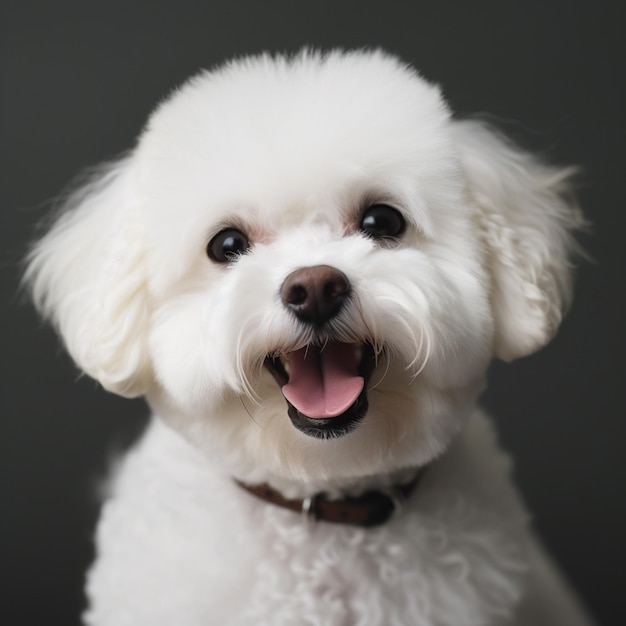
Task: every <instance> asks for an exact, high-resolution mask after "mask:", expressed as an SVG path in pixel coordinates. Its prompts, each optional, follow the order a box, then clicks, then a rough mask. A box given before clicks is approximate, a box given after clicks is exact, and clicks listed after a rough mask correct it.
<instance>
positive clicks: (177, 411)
mask: <svg viewBox="0 0 626 626" xmlns="http://www.w3.org/2000/svg"><path fill="white" fill-rule="evenodd" d="M570 174H571V170H570V169H567V168H561V169H559V168H553V167H550V166H547V165H545V164H542V163H541V162H539V161H538V160H537V159H536V158H534V157H533V156H531V155H529V154H527V153H525V152H523V151H521V150H520V149H519V148H517V147H516V146H514V145H512V144H511V143H509V142H508V141H507V140H506V139H504V138H503V137H501V136H499V135H498V134H497V133H496V132H494V131H493V129H491V128H489V127H488V126H486V125H484V124H481V123H479V122H474V121H460V120H456V119H454V118H453V117H452V116H451V113H450V112H449V110H448V107H447V105H446V104H445V102H444V100H443V98H442V96H441V93H440V91H439V89H438V88H436V87H435V86H433V85H430V84H429V83H427V82H426V81H424V80H423V79H422V78H421V77H419V75H417V74H416V73H415V72H414V71H413V70H412V69H410V68H408V67H407V66H405V65H404V64H402V63H401V62H399V61H398V60H396V59H395V58H393V57H390V56H388V55H386V54H384V53H382V52H353V53H343V52H333V53H329V54H327V55H321V54H317V53H313V52H303V53H302V54H300V55H298V56H296V57H294V58H285V57H271V56H269V55H262V56H258V57H252V58H247V59H241V60H238V61H234V62H231V63H229V64H226V65H225V66H223V67H221V68H218V69H216V70H213V71H210V72H202V73H201V74H199V75H198V76H196V77H194V78H192V79H191V80H190V81H188V82H187V83H186V84H185V85H183V86H182V87H181V88H180V89H178V90H177V91H176V92H174V93H173V94H172V95H171V96H170V97H169V98H167V99H166V100H165V101H164V102H163V103H162V104H161V105H160V106H159V107H158V108H157V110H156V111H155V112H154V114H153V115H152V116H151V118H150V120H149V122H148V124H147V126H146V128H145V129H144V132H143V133H142V135H141V137H140V139H139V142H138V143H137V145H136V147H135V148H134V149H133V150H132V151H130V152H129V153H128V154H126V155H125V156H123V157H122V158H121V159H119V160H118V161H117V162H114V163H112V164H109V165H107V166H105V167H103V168H102V170H101V171H100V172H99V173H97V174H96V175H95V176H94V177H93V179H92V180H91V181H90V182H88V183H87V184H85V185H83V186H82V187H81V188H80V189H79V190H78V191H76V192H75V193H74V194H73V195H72V196H71V197H70V198H69V200H68V201H67V203H66V205H65V207H64V208H63V210H62V212H61V214H60V216H59V217H58V218H57V220H56V222H55V223H54V224H53V225H52V227H51V228H50V230H49V231H48V233H47V234H46V235H44V237H43V238H42V239H41V240H40V241H39V242H37V243H36V244H35V246H34V247H33V249H32V252H31V254H30V257H29V265H28V269H27V272H26V280H27V282H28V284H29V285H30V287H31V290H32V294H33V298H34V301H35V303H36V304H37V306H38V308H39V309H40V311H41V312H42V314H43V315H44V316H45V317H46V318H48V319H49V320H50V321H51V322H52V323H53V324H54V325H55V327H56V328H57V330H58V331H59V334H60V335H61V337H62V338H63V340H64V342H65V345H66V347H67V349H68V351H69V353H70V354H71V355H72V357H73V358H74V359H75V361H76V363H77V364H78V366H79V367H80V368H81V369H82V370H83V371H85V372H86V373H87V374H89V375H90V376H92V377H94V378H95V379H96V380H98V381H99V382H100V383H101V384H102V385H103V386H104V387H105V388H106V389H108V390H110V391H112V392H115V393H118V394H122V395H125V396H138V395H141V396H145V397H146V399H147V400H148V402H149V404H150V405H151V407H152V409H153V410H154V412H155V418H154V421H153V423H152V425H151V427H150V429H149V430H148V432H147V433H146V435H145V437H144V438H143V440H142V441H141V443H140V444H139V445H138V446H137V447H136V448H135V449H134V450H133V451H131V453H130V454H129V455H128V457H127V458H126V459H125V460H124V461H123V462H122V464H121V466H120V468H119V471H118V472H117V473H116V476H115V477H114V478H113V479H112V481H111V492H110V494H109V496H108V498H107V500H106V502H105V504H104V507H103V512H102V518H101V521H100V524H99V528H98V534H97V544H98V558H97V560H96V563H95V564H94V566H93V568H92V570H91V572H90V575H89V584H88V595H89V599H90V607H89V609H88V611H87V613H86V617H85V620H86V623H88V624H90V625H93V626H113V625H126V624H128V625H140V624H141V625H148V624H149V625H150V626H158V625H159V624H163V625H168V626H171V625H172V624H184V625H185V626H194V625H196V624H197V625H198V626H199V625H200V624H206V623H220V624H272V625H279V624H320V625H321V624H324V625H327V624H328V625H330V624H334V625H346V626H347V625H350V626H354V625H363V626H365V625H366V624H372V625H373V624H385V625H389V624H409V623H410V624H420V625H421V624H423V625H429V626H444V625H449V626H452V625H454V626H461V625H465V624H466V625H468V626H469V625H479V624H480V625H488V624H522V623H527V624H531V623H533V624H541V623H546V624H547V623H554V622H551V621H550V620H551V619H552V617H554V616H555V615H557V616H558V619H557V622H558V623H568V624H569V625H570V626H575V625H576V624H585V623H587V622H586V621H585V618H584V617H583V615H582V612H580V610H579V609H578V608H576V605H575V602H574V600H572V599H571V597H570V596H569V594H568V592H567V590H566V588H565V587H564V586H563V584H562V583H561V582H560V580H559V579H558V576H557V575H556V573H555V572H554V569H553V568H552V567H551V566H550V564H549V562H548V561H546V559H545V557H544V556H543V554H542V552H541V550H540V549H539V548H538V547H537V544H536V542H534V540H533V539H532V537H531V535H530V533H529V531H528V528H527V524H526V515H525V513H524V511H523V507H522V505H521V504H520V503H519V501H518V498H517V496H516V494H515V490H514V488H513V487H512V485H511V483H510V477H509V470H508V463H507V462H506V460H505V458H504V457H503V456H502V454H501V453H500V452H498V448H497V445H496V443H495V440H494V437H493V436H492V434H491V432H490V428H489V426H488V424H487V422H486V418H485V417H484V416H483V415H482V414H481V413H480V412H479V411H478V410H477V409H476V408H475V403H476V400H477V398H478V396H479V394H480V392H481V391H482V389H483V387H484V380H485V374H486V370H487V367H488V365H489V363H490V361H491V360H492V358H493V357H499V358H502V359H506V360H511V359H515V358H518V357H522V356H525V355H528V354H531V353H532V352H534V351H536V350H538V349H539V348H541V347H542V346H543V345H545V343H547V342H548V341H549V340H550V338H551V337H552V335H553V334H554V333H555V332H556V329H557V327H558V325H559V322H560V320H561V316H562V314H563V312H564V311H565V309H566V308H567V306H568V303H569V301H570V299H571V257H572V253H573V252H574V250H575V244H574V238H573V232H574V231H575V230H576V228H578V227H579V226H580V223H581V218H580V216H579V213H578V211H577V209H576V207H575V206H574V205H573V204H572V202H571V200H570V199H569V198H568V195H567V191H568V177H569V175H570ZM376 204H378V205H380V204H384V205H390V206H392V207H393V208H394V210H396V211H397V212H398V214H399V215H401V219H402V220H403V223H404V224H405V227H404V228H403V230H402V233H401V234H399V235H398V236H394V237H382V238H377V237H373V236H370V235H368V234H366V233H364V232H363V228H362V224H361V220H362V216H363V213H364V211H367V209H368V207H371V206H372V205H376ZM225 228H230V229H237V230H239V231H241V232H242V233H245V237H246V238H247V240H248V241H249V242H250V247H249V249H247V250H245V253H244V254H241V255H239V256H237V257H236V258H233V259H231V260H230V262H228V263H218V262H216V261H215V259H211V258H207V254H206V247H207V243H208V242H210V241H211V240H212V239H213V237H214V236H215V235H216V234H217V233H219V232H220V231H222V230H223V229H225ZM313 266H332V267H333V268H334V271H336V272H340V273H341V275H342V276H345V277H347V280H349V285H350V294H349V296H350V297H349V299H348V300H347V301H346V303H345V305H343V306H342V308H341V310H340V312H339V313H338V314H337V315H335V316H334V317H332V319H329V320H327V323H325V324H324V325H323V326H322V327H316V326H313V325H311V324H305V323H302V321H299V320H298V319H296V317H295V316H294V315H293V311H291V310H289V307H287V306H286V305H285V302H283V301H281V297H280V292H281V285H283V284H284V282H285V280H286V277H288V276H289V275H291V274H292V273H293V272H294V271H296V270H298V269H299V268H302V267H313ZM328 342H333V344H343V345H346V344H348V345H351V344H355V345H361V344H367V345H368V346H371V347H372V349H373V351H374V353H375V362H374V371H373V373H372V376H371V378H370V379H369V381H368V388H367V390H366V393H367V398H368V405H369V408H368V409H367V413H366V414H365V415H364V416H363V417H362V421H361V423H359V424H358V426H357V427H356V428H355V429H354V430H353V431H352V432H350V433H349V434H345V433H343V432H340V433H338V434H337V436H335V437H326V438H322V439H316V438H313V437H309V436H307V434H305V433H303V432H300V431H299V430H298V429H297V428H295V427H294V425H293V424H292V423H291V421H290V419H289V418H288V417H287V405H286V402H285V398H284V397H283V394H282V393H281V389H280V386H279V385H277V383H276V380H274V378H273V377H272V376H271V375H270V373H269V372H268V369H267V367H265V366H264V363H265V362H266V359H267V358H268V357H275V358H279V359H286V360H287V361H288V360H289V359H290V358H291V357H290V356H289V355H290V354H293V353H294V352H295V351H297V350H299V349H301V348H307V349H308V347H309V346H324V345H325V344H327V343H328ZM459 433H460V434H459ZM340 435H341V436H340ZM424 465H430V467H429V469H428V472H427V475H426V478H425V480H424V484H423V485H421V486H420V489H419V490H418V493H417V494H416V495H415V496H414V497H413V498H412V499H411V501H410V502H409V503H407V506H406V509H405V510H404V511H402V512H400V513H399V514H398V515H397V516H396V517H395V518H394V519H393V520H392V521H391V522H389V523H388V524H387V525H385V526H383V527H380V528H377V529H371V530H364V529H358V528H350V527H337V526H332V525H329V524H319V525H310V524H308V523H307V522H306V521H305V520H303V519H300V517H298V516H297V515H294V514H293V513H291V512H289V511H283V510H280V509H277V508H273V507H271V506H269V505H267V504H264V503H261V502H259V501H256V500H254V499H253V498H252V497H251V496H250V495H249V494H247V493H245V492H243V491H242V490H240V489H239V488H238V487H237V486H236V484H235V483H234V481H233V480H232V479H233V478H236V479H238V480H242V481H246V482H249V483H256V482H267V483H269V484H271V485H272V486H273V487H274V488H275V489H278V490H280V491H281V492H282V493H283V494H284V495H285V496H287V497H299V498H303V497H308V496H310V495H312V494H314V493H317V492H321V491H323V492H326V493H327V494H329V495H330V496H331V497H341V496H342V495H343V494H358V493H360V492H362V491H365V490H368V489H372V488H379V489H386V488H389V487H390V486H391V485H393V484H394V483H396V482H397V481H399V480H403V479H406V478H407V477H410V476H411V475H412V474H413V473H414V472H415V470H416V469H417V468H419V467H421V466H424ZM529 567H533V568H537V571H541V572H542V581H543V582H545V588H546V589H548V588H549V589H550V590H551V593H550V597H548V596H547V595H546V594H545V593H544V592H542V591H541V588H540V587H537V585H534V583H533V580H534V579H533V578H532V576H531V577H530V578H529V577H528V576H527V575H526V574H527V570H528V568H529ZM530 615H532V616H533V617H532V618H531V617H529V616H530ZM548 615H550V616H551V617H550V618H548V617H547V616H548Z"/></svg>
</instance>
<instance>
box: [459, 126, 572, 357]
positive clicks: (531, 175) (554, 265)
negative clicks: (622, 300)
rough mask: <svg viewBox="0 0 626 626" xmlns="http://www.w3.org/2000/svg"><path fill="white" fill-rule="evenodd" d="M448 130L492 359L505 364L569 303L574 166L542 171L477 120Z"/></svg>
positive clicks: (529, 349)
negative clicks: (469, 207)
mask: <svg viewBox="0 0 626 626" xmlns="http://www.w3.org/2000/svg"><path fill="white" fill-rule="evenodd" d="M453 133H454V138H455V140H456V143H457V145H458V148H459V152H460V155H461V164H462V167H463V169H464V170H465V174H466V179H467V188H468V193H469V195H470V197H471V200H472V202H473V203H474V204H475V205H476V206H477V207H478V210H479V221H480V228H481V229H482V232H483V234H484V241H485V245H486V248H487V250H486V262H487V264H488V266H489V270H490V273H491V276H492V307H493V312H494V318H495V324H496V333H495V354H496V356H498V357H500V358H501V359H504V360H507V361H509V360H512V359H515V358H518V357H522V356H526V355H528V354H531V353H533V352H535V351H536V350H538V349H539V348H541V347H542V346H544V345H545V344H546V343H547V342H548V341H549V340H550V339H551V338H552V336H553V335H554V333H555V332H556V330H557V328H558V326H559V323H560V321H561V318H562V315H563V312H564V311H565V310H566V308H567V307H568V305H569V302H570V299H571V279H572V276H571V274H572V265H571V256H572V254H573V253H574V252H575V250H576V243H575V241H574V238H573V232H574V231H575V230H576V229H577V228H580V227H581V226H582V223H583V220H582V217H581V214H580V213H579V211H578V209H577V207H576V205H575V204H574V203H573V202H572V195H571V194H570V193H568V191H569V189H568V181H569V179H570V177H571V175H572V174H573V173H574V169H573V168H567V169H558V168H553V167H549V166H546V165H544V164H543V163H541V162H540V161H538V160H537V159H535V158H534V157H532V156H531V155H529V154H528V153H526V152H523V151H521V150H520V149H518V148H517V147H516V146H514V145H512V144H511V143H510V142H508V141H507V140H506V139H504V138H503V137H501V136H500V135H499V134H498V133H497V132H495V131H494V130H493V129H491V128H489V127H488V126H487V125H486V124H483V123H480V122H477V121H456V122H454V124H453Z"/></svg>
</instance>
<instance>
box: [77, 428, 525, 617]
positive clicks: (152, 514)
mask: <svg viewBox="0 0 626 626" xmlns="http://www.w3.org/2000/svg"><path fill="white" fill-rule="evenodd" d="M159 436H162V435H159ZM150 437H151V435H150V434H149V435H148V437H147V439H146V440H144V442H143V444H142V446H141V447H140V448H139V450H138V451H137V452H136V453H135V454H134V455H133V456H132V457H131V458H130V459H129V460H128V461H127V463H126V465H125V467H124V469H123V470H122V472H123V473H122V474H121V475H120V477H119V479H118V484H117V488H116V495H115V497H114V498H113V499H112V500H110V501H109V503H108V504H107V505H106V506H105V509H104V512H103V517H102V519H101V522H100V527H99V533H98V549H99V558H98V560H97V562H96V564H95V565H94V568H93V570H92V572H91V574H90V583H89V595H90V600H91V605H92V608H91V615H92V618H94V617H96V616H97V617H98V620H99V621H98V622H97V623H98V624H100V623H102V624H108V623H111V624H113V623H122V622H120V621H119V619H121V617H123V616H132V619H133V621H129V623H138V624H139V623H141V624H144V623H146V624H147V623H150V624H153V625H155V626H158V625H160V624H163V626H165V625H166V624H167V625H171V624H178V623H180V624H185V625H189V626H195V625H196V624H197V625H198V626H199V625H200V624H202V625H205V624H209V623H210V624H212V623H226V624H268V625H270V624H271V625H272V626H277V625H281V624H285V625H287V624H289V625H292V626H293V625H294V624H308V623H319V624H328V625H341V626H344V625H346V626H347V625H350V626H353V625H363V626H365V625H372V626H373V625H380V624H394V623H398V624H409V623H410V624H424V625H429V626H444V625H450V626H452V625H454V626H461V625H463V624H467V625H470V624H498V623H500V622H501V620H502V619H503V618H504V617H505V616H506V615H507V613H508V612H509V611H510V610H511V608H512V607H513V606H514V605H515V604H516V602H517V601H518V600H519V596H520V594H521V589H522V578H523V573H524V557H523V553H522V546H521V540H520V539H519V537H520V536H521V529H522V526H523V523H522V521H521V519H522V514H521V510H515V509H516V508H517V506H516V504H515V497H514V496H509V494H507V493H502V494H501V496H502V498H500V499H499V500H498V503H497V504H496V503H495V502H494V503H493V506H486V504H485V503H486V502H487V501H488V499H487V500H485V498H481V497H480V496H479V497H478V498H477V499H474V498H473V497H472V496H473V495H476V494H474V493H473V492H472V489H470V488H469V487H463V485H461V484H458V485H457V486H456V487H455V486H454V485H453V484H452V482H453V481H450V480H449V478H448V470H447V468H446V467H443V468H434V469H433V473H432V474H431V475H430V476H427V477H426V478H427V479H426V478H425V479H424V481H423V484H422V485H420V488H419V489H418V491H417V492H416V493H415V494H414V496H413V497H412V498H411V501H410V503H409V504H408V505H407V507H406V509H405V510H404V511H402V513H401V514H400V515H398V516H397V517H396V518H394V519H393V520H392V521H390V522H389V523H387V524H385V525H383V526H381V527H379V528H375V529H369V530H366V529H363V528H356V527H350V526H338V525H333V524H326V523H317V524H312V523H310V522H307V521H306V520H303V519H301V518H300V516H298V515H297V514H294V513H292V512H291V511H286V510H282V509H279V508H277V507H275V506H272V505H270V504H267V503H265V502H261V501H258V500H257V499H255V498H254V497H252V496H250V495H249V494H247V493H245V492H243V491H242V490H241V489H239V488H238V487H237V486H236V485H234V484H233V483H232V482H231V481H229V480H227V479H224V478H222V477H216V476H214V475H212V474H208V475H207V474H205V475H204V476H202V481H200V480H199V478H200V474H199V473H198V471H197V468H194V467H192V466H191V465H188V466H187V467H186V469H185V468H181V466H180V464H181V463H182V464H183V465H184V464H185V462H184V461H183V460H182V459H178V463H177V466H176V469H175V470H173V469H172V468H171V467H170V468H168V467H166V466H164V465H163V464H159V463H158V462H157V461H156V458H157V457H156V455H157V452H158V450H157V447H158V446H160V445H161V443H162V442H161V443H159V442H157V439H158V438H157V437H156V436H153V440H154V443H153V444H151V443H150ZM157 444H158V446H157ZM151 447H153V448H154V450H150V448H151ZM161 452H162V451H161ZM170 452H171V450H170ZM498 463H502V461H501V460H500V461H498ZM159 467H160V468H161V469H160V470H159ZM181 469H182V471H181ZM466 478H467V474H466ZM474 478H478V476H475V477H474ZM499 482H501V483H502V484H504V483H503V482H502V481H499ZM484 488H485V485H484V484H483V485H482V486H481V490H483V491H484ZM507 498H508V500H509V502H506V500H507ZM113 607H114V608H113ZM105 610H106V611H108V612H109V613H110V617H111V619H110V620H109V621H107V620H102V619H101V616H102V611H105ZM115 615H117V617H115ZM183 616H184V617H183ZM313 616H315V617H314V619H313ZM118 618H119V619H118ZM311 619H313V621H310V620H311ZM116 620H117V621H116ZM93 621H94V623H95V622H96V619H94V620H93Z"/></svg>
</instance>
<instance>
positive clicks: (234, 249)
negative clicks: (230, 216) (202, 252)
mask: <svg viewBox="0 0 626 626" xmlns="http://www.w3.org/2000/svg"><path fill="white" fill-rule="evenodd" d="M249 247H250V242H249V241H248V238H247V237H246V236H245V235H244V234H243V233H242V232H241V231H239V230H235V229H234V228H227V229H226V230H222V231H220V232H219V233H217V235H215V237H213V239H211V241H209V245H208V246H207V248H206V251H207V254H208V255H209V258H210V259H212V260H213V261H215V262H216V263H229V262H230V261H234V260H235V259H236V258H237V257H238V256H239V255H240V254H243V253H244V252H246V250H248V248H249Z"/></svg>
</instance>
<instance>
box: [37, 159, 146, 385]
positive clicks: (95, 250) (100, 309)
mask: <svg viewBox="0 0 626 626" xmlns="http://www.w3.org/2000/svg"><path fill="white" fill-rule="evenodd" d="M131 159H132V157H125V158H122V159H120V160H119V161H116V162H115V163H113V164H109V165H106V166H104V167H101V168H99V170H98V171H97V172H96V173H95V174H94V175H93V176H92V177H91V178H90V180H89V181H88V182H86V183H84V184H82V185H81V186H80V187H79V188H78V189H76V190H75V191H74V192H73V193H72V194H71V195H70V196H69V198H68V200H67V202H65V204H64V206H63V207H61V212H60V215H59V216H58V217H57V218H56V220H55V221H54V223H53V224H52V227H51V228H50V229H49V230H48V232H47V233H46V234H45V235H44V236H43V237H42V238H41V239H40V240H39V241H38V242H37V243H36V244H35V245H34V246H33V247H32V249H31V251H30V254H29V256H28V259H27V267H26V272H25V274H24V278H25V282H26V284H27V286H28V287H29V288H30V291H31V294H32V297H33V300H34V302H35V304H36V306H37V308H38V309H39V311H40V312H41V313H42V315H43V316H44V317H45V318H47V319H48V320H50V321H51V322H52V323H53V324H54V326H55V327H56V329H57V330H58V332H59V334H60V335H61V337H62V338H63V340H64V342H65V345H66V347H67V350H68V352H69V353H70V354H71V356H72V357H73V358H74V360H75V361H76V363H77V364H78V366H79V367H80V368H81V369H82V370H83V371H85V372H86V373H87V374H89V375H90V376H92V377H93V378H95V379H96V380H98V381H99V382H100V383H101V384H102V385H103V386H104V387H105V388H106V389H108V390H109V391H113V392H115V393H119V394H121V395H124V396H129V397H130V396H136V395H140V394H142V393H144V392H145V391H146V389H147V387H148V385H149V383H150V380H151V368H150V364H149V362H148V356H147V350H146V347H145V342H146V327H147V321H148V312H147V296H146V284H145V270H144V259H143V254H144V247H143V242H142V233H141V230H140V229H139V227H138V223H137V220H136V217H135V209H136V206H135V205H136V202H135V200H134V197H133V186H132V168H131V163H132V161H131Z"/></svg>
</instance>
